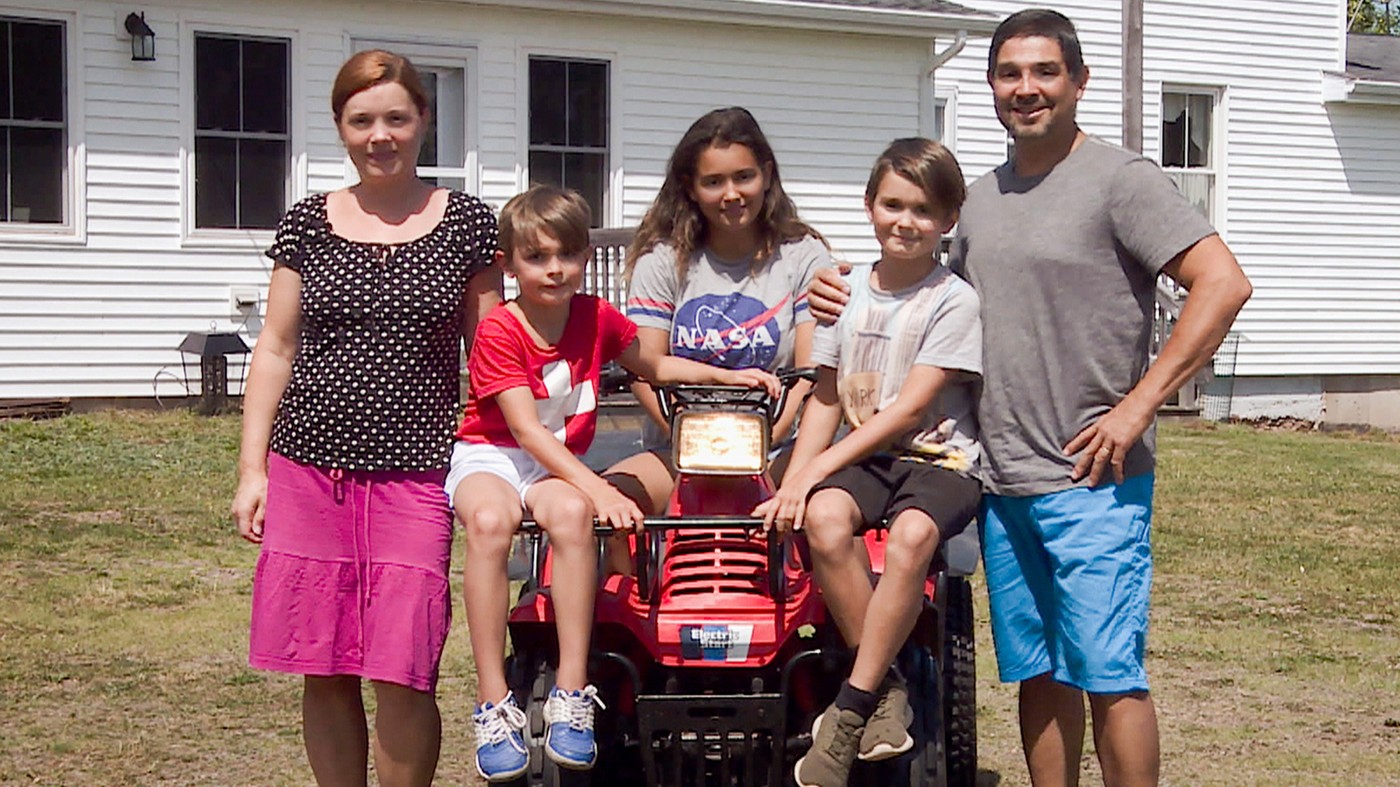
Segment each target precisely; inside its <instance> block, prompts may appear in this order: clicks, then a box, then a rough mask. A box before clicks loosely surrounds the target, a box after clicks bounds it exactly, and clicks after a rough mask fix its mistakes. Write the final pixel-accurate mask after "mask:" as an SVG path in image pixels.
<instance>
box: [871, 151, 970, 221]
mask: <svg viewBox="0 0 1400 787" xmlns="http://www.w3.org/2000/svg"><path fill="white" fill-rule="evenodd" d="M891 172H893V173H894V174H896V175H898V176H900V177H901V178H904V179H905V180H907V181H909V182H910V183H913V184H914V185H916V186H918V187H919V189H920V190H921V191H923V192H924V196H925V197H926V198H927V199H928V201H929V202H930V203H931V204H932V205H933V206H934V207H935V208H937V209H939V210H941V211H943V212H944V213H945V214H947V215H950V216H952V217H955V218H956V216H957V215H958V210H959V209H961V208H962V204H963V200H964V199H966V198H967V182H966V181H965V180H964V179H963V173H962V168H961V167H959V166H958V160H957V159H956V158H954V157H953V154H952V152H951V151H949V150H948V149H947V148H945V147H943V146H942V145H940V144H939V143H937V142H934V141H933V140H931V139H924V138H923V137H905V138H904V139H896V140H895V141H893V142H891V143H890V146H889V147H887V148H885V152H884V153H881V154H880V157H879V158H877V159H875V166H874V167H872V168H871V169H870V179H869V180H867V181H866V182H865V204H866V205H867V206H870V205H873V204H875V197H876V195H877V194H878V193H879V191H880V181H882V180H884V179H885V176H886V175H888V174H890V173H891Z"/></svg>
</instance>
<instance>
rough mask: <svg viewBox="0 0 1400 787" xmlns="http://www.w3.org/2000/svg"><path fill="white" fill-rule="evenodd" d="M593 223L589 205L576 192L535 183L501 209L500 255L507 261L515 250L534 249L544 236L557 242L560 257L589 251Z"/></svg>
mask: <svg viewBox="0 0 1400 787" xmlns="http://www.w3.org/2000/svg"><path fill="white" fill-rule="evenodd" d="M592 224H593V214H592V212H591V211H590V210H589V209H588V202H587V201H586V200H585V199H584V198H583V197H582V196H581V195H580V194H579V193H578V192H577V191H574V190H573V189H561V188H559V187H558V186H546V185H543V184H539V183H537V184H535V185H533V186H531V187H530V188H529V189H527V190H525V191H523V192H521V193H519V194H516V195H515V196H514V197H511V198H510V202H507V203H506V206H505V207H504V208H501V222H500V228H501V239H500V244H501V253H502V254H503V255H505V258H506V259H507V260H510V259H511V258H512V257H513V256H514V254H515V250H516V249H517V248H520V249H521V250H526V251H528V250H530V249H532V248H534V245H535V242H536V239H537V238H539V236H540V233H544V234H546V235H548V236H550V237H551V238H554V239H555V240H557V241H559V252H560V253H561V254H577V253H579V252H581V251H584V250H586V249H587V248H588V228H589V227H590V226H591V225H592Z"/></svg>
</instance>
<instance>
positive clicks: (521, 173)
mask: <svg viewBox="0 0 1400 787" xmlns="http://www.w3.org/2000/svg"><path fill="white" fill-rule="evenodd" d="M531 58H546V59H551V60H590V61H594V62H603V63H606V64H607V66H608V150H607V162H606V165H605V167H604V177H603V215H602V216H601V217H595V218H596V219H597V220H598V226H599V227H600V228H608V227H616V226H620V223H621V222H622V220H623V168H622V161H623V154H622V132H621V126H622V124H621V122H620V120H621V118H622V117H623V115H622V106H623V103H622V101H623V100H622V90H621V84H622V81H621V80H620V79H619V76H620V75H621V73H622V58H621V56H620V55H619V54H618V52H617V51H616V50H598V49H577V48H572V47H565V46H547V45H532V46H522V47H520V48H519V49H518V51H517V54H516V61H517V66H518V70H517V72H516V80H517V81H516V84H517V85H521V86H523V88H522V89H520V90H518V91H517V95H516V101H517V115H516V117H517V122H518V125H517V128H518V129H520V132H519V143H518V145H519V147H518V150H517V155H518V156H519V158H518V159H517V161H518V162H519V163H518V164H517V165H516V176H517V177H516V188H517V191H523V190H525V189H526V188H528V187H529V185H530V182H531V178H530V148H531V145H530V59H531Z"/></svg>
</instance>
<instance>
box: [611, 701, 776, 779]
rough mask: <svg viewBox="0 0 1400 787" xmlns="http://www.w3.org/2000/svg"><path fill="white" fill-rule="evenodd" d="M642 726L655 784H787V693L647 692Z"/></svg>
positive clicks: (640, 709) (646, 764) (640, 706)
mask: <svg viewBox="0 0 1400 787" xmlns="http://www.w3.org/2000/svg"><path fill="white" fill-rule="evenodd" d="M637 727H638V732H639V733H640V735H641V744H642V765H643V768H644V770H645V771H646V778H647V784H648V785H649V787H650V786H654V785H658V784H663V783H664V784H666V785H668V786H669V785H675V787H701V785H705V784H707V783H716V782H715V781H714V780H715V779H718V782H717V783H718V784H726V785H727V784H741V785H755V786H756V785H764V784H767V785H780V784H783V783H784V782H783V779H784V778H785V775H786V774H785V771H784V764H785V761H784V751H785V745H784V741H785V736H786V733H787V722H786V704H785V702H784V701H783V695H781V694H744V695H714V694H691V695H685V694H680V695H676V694H664V695H662V694H641V695H638V696H637Z"/></svg>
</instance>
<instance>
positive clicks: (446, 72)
mask: <svg viewBox="0 0 1400 787" xmlns="http://www.w3.org/2000/svg"><path fill="white" fill-rule="evenodd" d="M418 73H419V76H421V77H422V78H423V87H424V89H425V90H426V91H427V93H428V111H429V113H430V115H431V124H430V125H429V127H428V132H427V134H426V135H425V136H424V138H423V147H422V148H421V149H420V150H419V151H418V175H419V177H421V178H423V179H424V180H426V181H428V182H429V183H433V184H435V185H438V186H443V187H445V188H451V189H457V190H458V191H463V190H466V188H467V174H468V173H467V135H466V130H465V128H464V126H465V122H466V69H464V68H460V67H457V68H454V67H451V66H430V65H419V66H418Z"/></svg>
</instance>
